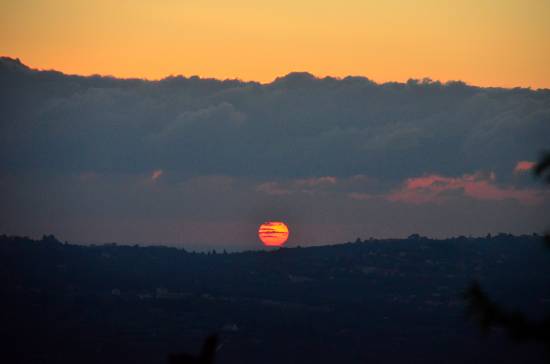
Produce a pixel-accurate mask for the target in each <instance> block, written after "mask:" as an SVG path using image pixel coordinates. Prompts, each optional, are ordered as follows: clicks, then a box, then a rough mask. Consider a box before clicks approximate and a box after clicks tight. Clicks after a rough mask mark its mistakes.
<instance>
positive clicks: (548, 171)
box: [464, 152, 550, 350]
mask: <svg viewBox="0 0 550 364" xmlns="http://www.w3.org/2000/svg"><path fill="white" fill-rule="evenodd" d="M534 173H535V176H537V177H539V178H543V179H544V180H545V181H546V182H547V183H549V184H550V152H547V153H545V154H544V155H543V157H542V158H541V160H540V161H539V163H537V164H536V165H535V167H534ZM544 240H545V242H546V244H547V245H548V246H549V247H550V233H547V234H545V236H544ZM464 297H465V299H466V301H467V314H468V316H469V317H471V318H473V319H474V320H476V321H477V322H478V323H479V324H480V326H481V329H482V330H483V331H484V332H487V331H488V330H489V329H490V328H492V327H500V328H503V329H505V330H506V331H508V333H509V335H510V336H511V337H512V338H513V339H515V340H518V341H526V340H531V341H536V342H541V343H543V344H544V345H545V347H546V348H547V349H548V350H550V315H547V316H546V317H545V318H543V319H542V320H541V321H531V320H529V319H527V317H526V316H525V315H524V314H523V313H521V312H518V311H512V312H510V311H506V310H505V309H503V308H502V307H501V306H500V305H499V304H497V303H496V302H494V301H493V300H491V298H490V297H489V296H488V295H487V294H486V293H485V292H484V291H483V289H482V288H481V286H480V285H479V283H478V282H473V283H472V284H471V285H470V287H469V288H468V289H467V291H466V292H465V294H464Z"/></svg>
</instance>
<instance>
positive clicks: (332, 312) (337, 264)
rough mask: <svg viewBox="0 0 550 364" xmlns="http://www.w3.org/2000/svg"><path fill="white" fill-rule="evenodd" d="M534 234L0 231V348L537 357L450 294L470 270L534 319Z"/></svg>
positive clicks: (136, 356)
mask: <svg viewBox="0 0 550 364" xmlns="http://www.w3.org/2000/svg"><path fill="white" fill-rule="evenodd" d="M541 241H542V238H541V237H539V236H537V235H523V236H512V235H508V234H499V235H497V236H487V237H484V238H467V237H457V238H452V239H446V240H433V239H428V238H425V237H421V236H418V235H412V236H410V237H409V238H408V239H400V240H373V239H370V240H365V241H361V240H360V239H358V240H357V241H356V242H354V243H347V244H341V245H333V246H322V247H309V248H282V249H279V250H273V251H253V252H242V253H231V254H228V253H225V252H210V253H192V252H187V251H185V250H183V249H176V248H169V247H159V246H151V247H139V246H123V245H116V244H108V245H99V246H97V245H96V246H80V245H72V244H68V243H62V242H60V241H58V240H57V239H56V238H55V237H53V236H45V237H44V238H43V239H42V240H32V239H28V238H22V237H9V236H0V279H1V281H0V282H1V285H0V292H1V293H0V294H1V304H2V308H1V310H0V312H1V315H2V317H1V318H2V325H0V334H1V335H2V341H3V343H5V344H6V345H3V349H2V355H3V356H4V357H9V358H10V361H9V362H22V363H29V362H38V363H40V362H55V363H73V362H84V363H86V362H90V363H92V362H133V363H162V362H166V361H167V358H168V357H169V354H171V353H176V352H198V351H199V350H200V348H201V345H202V340H203V339H204V338H205V337H207V336H208V335H210V334H213V333H217V334H218V335H219V346H218V348H217V353H216V357H217V358H216V362H217V363H280V362H286V363H309V362H311V363H313V362H315V363H333V362H349V363H356V362H371V363H401V362H409V363H412V362H418V363H430V362H432V363H436V362H437V363H438V362H447V363H463V362H501V363H516V362H524V363H529V362H533V363H538V362H544V360H545V352H544V350H543V348H542V347H540V346H538V345H536V344H534V343H523V344H517V343H515V342H514V341H511V340H510V339H509V338H508V336H507V335H506V333H504V332H499V331H496V332H493V333H492V335H489V336H487V337H483V336H482V335H481V334H480V332H479V330H478V327H477V325H476V324H475V323H473V322H470V321H468V320H466V313H465V306H466V305H465V302H464V299H463V296H462V295H463V292H464V290H465V289H466V287H467V286H468V285H469V284H470V283H471V282H472V281H473V280H476V281H478V282H480V284H482V285H483V287H485V289H486V290H487V291H488V292H489V294H490V295H491V297H493V298H494V299H495V300H497V301H499V302H503V303H505V305H506V307H509V308H510V309H521V310H522V312H525V313H526V315H528V317H531V318H533V319H536V318H537V317H541V316H542V315H543V314H544V312H545V311H548V308H549V307H550V287H548V284H547V282H548V280H547V277H549V276H550V265H549V264H548V256H547V251H546V249H545V247H544V245H543V244H541ZM546 359H547V357H546Z"/></svg>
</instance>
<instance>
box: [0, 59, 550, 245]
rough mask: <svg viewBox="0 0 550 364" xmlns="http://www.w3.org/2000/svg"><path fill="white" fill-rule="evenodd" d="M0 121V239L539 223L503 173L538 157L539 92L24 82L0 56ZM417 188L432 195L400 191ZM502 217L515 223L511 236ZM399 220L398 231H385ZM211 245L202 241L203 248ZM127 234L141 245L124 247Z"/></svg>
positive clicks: (537, 203) (69, 79)
mask: <svg viewBox="0 0 550 364" xmlns="http://www.w3.org/2000/svg"><path fill="white" fill-rule="evenodd" d="M0 110H1V116H0V117H1V119H0V184H1V185H2V187H3V189H2V199H3V200H4V201H5V202H4V204H3V206H4V207H3V208H2V209H3V210H2V211H1V216H0V217H1V218H2V220H4V223H3V224H4V226H0V228H3V229H4V230H6V231H7V232H10V231H14V232H15V231H17V232H21V231H20V230H24V229H25V226H27V228H28V226H29V225H32V224H33V223H34V226H42V227H44V228H46V227H48V226H50V227H52V229H51V230H54V231H53V232H55V231H56V229H57V230H59V229H60V228H59V226H68V225H70V223H69V221H73V223H72V224H73V225H72V226H73V228H70V227H67V228H66V229H68V230H66V231H69V230H70V231H73V230H74V234H73V235H71V234H72V233H71V234H67V235H71V236H74V237H76V238H78V237H79V235H78V231H79V229H77V228H75V227H74V226H83V225H86V223H85V222H84V221H88V225H87V226H92V225H93V226H96V228H94V229H92V230H93V231H94V232H95V234H96V236H98V237H100V238H101V239H107V236H113V237H117V236H119V235H117V234H111V235H109V234H100V233H99V231H100V230H101V223H100V222H99V221H100V220H101V218H104V219H107V220H108V219H109V218H110V219H111V220H108V221H107V222H105V226H110V224H111V222H112V224H114V225H115V226H116V224H119V226H125V225H124V221H126V223H127V224H130V223H129V221H142V222H143V221H148V222H147V223H146V224H145V225H146V226H149V228H148V229H149V231H154V232H155V233H156V234H157V235H156V236H164V235H163V234H162V232H161V231H159V230H162V229H160V227H161V226H163V227H164V228H163V229H164V231H170V233H166V234H165V235H166V238H165V240H178V238H177V237H178V236H180V235H181V234H182V233H181V231H180V232H177V231H179V230H178V228H170V227H169V226H178V222H177V221H178V219H180V220H181V219H185V220H186V221H188V222H189V223H190V221H194V222H193V223H195V224H198V225H197V226H199V225H200V224H208V223H213V222H216V221H217V222H218V223H220V224H221V223H222V222H223V223H225V224H228V225H227V226H233V227H234V229H235V231H241V232H248V230H247V229H248V227H246V226H248V225H247V224H249V225H250V226H253V225H254V224H255V223H256V222H257V221H256V220H261V217H262V216H265V215H266V214H269V211H276V212H277V213H275V215H278V216H277V217H278V218H279V219H283V218H284V217H285V216H292V217H293V218H295V219H296V220H297V221H300V222H302V223H303V226H305V225H307V224H309V225H311V226H313V225H315V224H317V223H319V221H323V223H324V224H325V226H327V228H326V229H325V230H324V231H325V233H323V234H324V235H323V236H322V237H324V239H325V240H326V238H327V237H328V238H330V237H334V239H335V240H336V239H337V237H338V238H340V237H341V236H344V235H346V234H353V233H356V232H357V230H358V229H359V228H358V227H359V226H363V228H365V229H366V230H365V231H371V232H372V235H376V234H377V233H378V234H379V235H385V236H387V235H392V234H391V233H392V232H393V233H395V234H396V235H398V234H400V233H401V232H406V231H409V230H410V229H413V228H414V227H415V226H417V227H418V232H423V233H426V234H428V235H429V234H430V228H429V226H431V229H432V230H431V231H432V234H440V235H441V234H445V233H448V234H450V233H454V232H459V231H462V230H461V229H458V228H453V227H452V226H455V227H456V226H459V225H460V226H462V225H463V227H464V229H467V227H468V226H470V225H467V224H462V223H460V224H457V223H456V221H455V224H454V225H453V224H452V222H451V220H449V221H446V222H438V224H437V226H436V225H434V224H430V223H429V221H430V219H429V218H428V217H427V216H432V217H433V218H435V217H436V215H437V216H440V215H442V211H443V210H441V209H445V210H444V211H443V216H446V215H445V214H447V215H448V216H449V219H456V218H457V216H455V215H456V213H455V212H452V211H454V210H453V207H452V206H451V205H453V206H455V208H458V206H463V205H464V204H468V203H471V204H481V205H482V206H484V207H483V208H484V209H485V210H484V211H486V212H487V213H496V211H497V207H496V206H501V207H502V206H506V208H507V210H506V211H500V212H499V216H506V219H503V220H501V221H500V222H499V223H498V224H496V223H495V224H492V223H487V224H486V226H487V230H490V227H491V226H492V227H495V228H496V227H498V228H499V229H502V230H507V229H506V226H507V225H506V224H508V226H514V229H516V231H519V230H522V228H521V227H523V230H527V229H534V228H538V226H539V225H540V221H539V222H537V224H539V225H537V224H534V223H533V224H530V223H529V221H534V220H537V219H532V217H533V216H534V215H536V214H537V213H538V212H536V211H539V210H540V209H541V208H546V207H545V206H546V204H545V202H544V201H545V198H546V197H545V195H543V194H541V193H539V191H537V190H536V188H538V187H536V186H535V185H534V184H533V182H532V178H531V177H530V174H529V173H526V172H525V171H524V170H522V171H520V172H518V170H517V165H518V163H519V162H524V163H523V164H522V166H527V165H529V164H528V163H529V162H532V161H534V160H536V159H537V158H538V155H539V153H540V151H541V150H543V149H544V148H547V147H548V140H550V91H548V90H537V91H534V90H529V89H499V88H480V87H473V86H469V85H466V84H464V83H461V82H450V83H445V84H442V83H440V82H434V81H430V80H421V81H418V80H411V81H409V82H407V83H385V84H377V83H374V82H372V81H370V80H368V79H367V78H363V77H347V78H344V79H335V78H330V77H327V78H322V79H320V78H316V77H314V76H312V75H310V74H307V73H292V74H289V75H287V76H285V77H281V78H278V79H276V80H275V81H274V82H272V83H270V84H259V83H254V82H241V81H238V80H227V81H219V80H212V79H201V78H198V77H190V78H185V77H170V78H166V79H163V80H160V81H144V80H137V79H136V80H122V79H116V78H112V77H99V76H92V77H81V76H70V75H64V74H62V73H59V72H54V71H36V70H31V69H29V68H27V67H26V66H24V65H23V64H21V63H20V62H18V61H16V60H11V59H8V58H3V59H1V60H0ZM514 171H515V172H514ZM489 175H490V176H491V177H490V178H489V177H483V178H482V177H476V180H475V183H474V182H471V181H469V180H468V178H473V177H472V176H489ZM415 178H416V179H417V180H418V179H420V178H432V180H434V179H435V180H437V181H436V182H437V183H435V182H434V184H432V185H430V186H429V189H428V190H426V189H422V190H418V189H411V188H407V186H408V185H407V181H409V182H410V181H411V179H413V180H414V179H415ZM441 184H443V187H441V186H440V185H441ZM468 188H469V189H468ZM476 188H477V190H476ZM472 191H475V192H472ZM483 193H486V194H488V195H487V196H489V195H490V196H492V197H491V198H483V197H484V195H483ZM391 196H393V197H394V198H393V200H392V198H390V197H391ZM541 196H542V197H541ZM408 199H409V200H408ZM415 199H416V200H415ZM527 200H528V201H529V204H527V205H525V204H522V203H523V202H524V201H527ZM409 201H418V202H422V203H424V202H425V204H420V203H417V204H416V205H415V204H413V206H411V204H408V203H407V202H409ZM434 201H438V203H435V204H432V202H434ZM440 201H444V202H443V203H440ZM467 201H470V202H467ZM461 204H462V205H461ZM420 205H422V206H420ZM424 205H425V206H424ZM365 206H370V207H368V208H367V207H365ZM372 206H375V207H372ZM541 206H542V207H541ZM409 209H413V210H415V209H416V210H415V211H424V215H422V214H420V215H419V216H424V217H425V218H426V219H427V221H428V222H426V223H425V224H424V225H422V224H420V225H415V223H414V221H417V220H418V219H420V217H415V215H414V214H410V215H407V212H406V211H409ZM434 209H435V210H434ZM437 209H440V211H439V212H438V213H435V212H433V211H438V210H437ZM537 209H538V210H537ZM335 210H338V212H337V213H336V212H334V211H335ZM413 210H411V211H413ZM479 211H481V210H479ZM479 211H478V213H477V214H479V213H480V212H479ZM514 211H516V212H517V213H518V215H517V216H523V217H522V218H519V217H518V219H519V220H518V221H520V222H517V221H515V220H514V222H513V224H512V222H511V221H512V219H513V216H515V215H514V213H513V212H514ZM520 211H522V212H520ZM539 212H540V211H539ZM430 214H431V215H430ZM438 214H439V215H438ZM453 214H455V215H453ZM102 216H103V217H102ZM105 216H107V217H105ZM342 216H345V217H346V218H345V219H343V218H342ZM398 216H401V217H402V218H403V219H408V220H407V221H401V222H399V223H400V224H401V225H398V224H397V223H396V219H397V217H398ZM537 216H538V215H537ZM346 219H347V220H346ZM76 220H78V221H79V222H78V223H77V222H75V221H76ZM91 220H93V223H92V222H90V221H91ZM436 220H437V221H439V218H437V219H436ZM154 221H156V222H154ZM365 221H366V222H365ZM369 221H376V224H378V225H377V226H376V227H375V226H374V225H372V224H371V223H370V222H369ZM464 221H470V220H469V219H467V218H464V217H463V220H462V222H464ZM537 221H538V220H537ZM260 222H261V221H260ZM25 224H27V225H25ZM331 224H332V225H331ZM334 224H336V225H334ZM461 224H462V225H461ZM472 224H473V225H471V226H470V230H471V231H472V232H473V231H482V229H483V225H482V223H481V222H480V220H479V219H478V220H477V222H475V221H474V222H472ZM351 225H353V226H355V227H356V228H353V229H352V228H350V227H349V226H351ZM238 226H240V227H239V228H238ZM328 226H332V227H331V228H330V229H329V228H328ZM338 226H339V227H338ZM343 226H348V228H344V227H343ZM368 226H370V228H366V227H368ZM407 226H408V228H407ZM445 226H446V228H444V227H445ZM245 227H246V228H245ZM409 228H410V229H409ZM71 229H72V230H71ZM113 229H115V228H114V227H110V228H108V229H107V228H105V229H104V231H105V230H109V231H111V232H112V231H113ZM239 229H240V230H239ZM327 229H328V230H330V231H332V235H330V234H329V233H327V231H328V230H327ZM369 229H370V230H369ZM511 229H512V227H511ZM84 230H85V229H84ZM137 230H140V229H137ZM137 230H136V231H137ZM188 230H189V229H188ZM191 230H192V229H191ZM81 231H82V230H81ZM189 231H190V230H189ZM196 231H198V232H197V233H196V234H195V235H192V237H193V238H194V239H197V240H200V239H199V238H200V231H201V230H200V228H197V230H196ZM312 231H316V232H318V231H323V229H321V230H319V229H313V230H312ZM44 232H45V231H44ZM384 232H386V233H384ZM410 232H415V231H410ZM466 232H467V231H463V233H466ZM209 233H210V235H209V236H210V238H205V239H206V240H208V239H214V237H215V236H217V235H215V234H214V233H213V232H209ZM90 234H92V233H90ZM139 234H142V235H139ZM178 234H180V235H178ZM327 234H328V235H327ZM364 234H365V233H363V235H364ZM367 234H368V232H367ZM92 235H93V234H92ZM237 235H238V234H237ZM120 236H123V235H120ZM136 236H143V232H141V233H137V232H135V233H133V234H129V235H128V240H132V239H135V237H136ZM147 236H148V237H149V236H151V237H153V236H155V235H154V234H153V233H151V234H149V235H147ZM302 236H303V237H304V239H305V240H310V239H315V238H316V237H314V236H313V235H308V234H307V232H304V233H303V235H302ZM319 238H320V237H319ZM81 240H93V239H91V238H90V239H85V238H81ZM230 240H231V239H229V240H227V241H230ZM231 241H233V240H231Z"/></svg>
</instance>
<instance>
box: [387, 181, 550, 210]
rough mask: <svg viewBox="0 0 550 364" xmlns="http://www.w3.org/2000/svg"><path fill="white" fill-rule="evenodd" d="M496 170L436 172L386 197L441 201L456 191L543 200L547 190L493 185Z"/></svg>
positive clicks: (486, 197) (530, 201)
mask: <svg viewBox="0 0 550 364" xmlns="http://www.w3.org/2000/svg"><path fill="white" fill-rule="evenodd" d="M494 181H495V176H494V173H491V174H489V175H488V176H486V175H484V174H482V173H475V174H465V175H463V176H460V177H445V176H440V175H436V174H432V175H426V176H422V177H414V178H408V179H407V180H406V181H405V183H404V185H403V187H402V188H400V189H398V190H396V191H394V192H392V193H390V194H388V196H387V199H388V200H390V201H398V202H405V203H412V204H421V203H442V202H444V201H445V200H447V199H449V198H451V197H452V196H453V194H456V193H459V194H461V195H464V196H467V197H470V198H474V199H478V200H506V199H511V200H515V201H517V202H519V203H521V204H524V205H538V204H541V203H542V202H543V201H544V196H545V195H544V193H543V192H541V191H540V190H535V189H518V188H515V187H500V186H497V185H496V184H494Z"/></svg>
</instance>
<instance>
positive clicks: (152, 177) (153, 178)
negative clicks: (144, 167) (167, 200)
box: [151, 169, 164, 182]
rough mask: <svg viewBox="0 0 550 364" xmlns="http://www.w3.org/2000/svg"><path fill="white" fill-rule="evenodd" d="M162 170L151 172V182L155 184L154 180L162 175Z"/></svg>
mask: <svg viewBox="0 0 550 364" xmlns="http://www.w3.org/2000/svg"><path fill="white" fill-rule="evenodd" d="M163 173H164V172H163V170H162V169H157V170H155V171H153V173H152V174H151V181H153V182H155V181H156V180H158V179H159V178H160V177H161V176H162V174H163Z"/></svg>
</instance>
